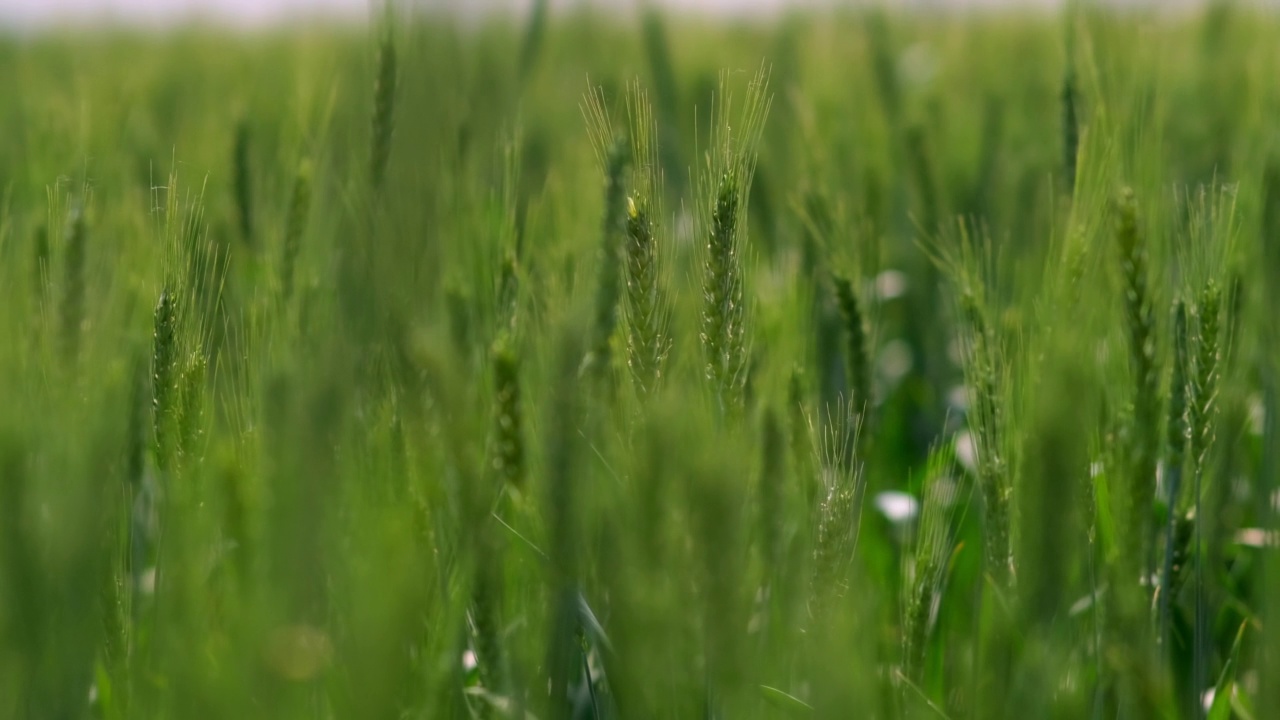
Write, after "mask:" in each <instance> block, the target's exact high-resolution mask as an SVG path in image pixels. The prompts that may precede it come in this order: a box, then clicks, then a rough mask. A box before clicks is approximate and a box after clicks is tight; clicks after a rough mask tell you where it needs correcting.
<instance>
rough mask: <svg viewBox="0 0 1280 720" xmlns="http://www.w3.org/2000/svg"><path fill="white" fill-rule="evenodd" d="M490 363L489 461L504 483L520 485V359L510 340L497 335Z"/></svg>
mask: <svg viewBox="0 0 1280 720" xmlns="http://www.w3.org/2000/svg"><path fill="white" fill-rule="evenodd" d="M491 363H492V366H493V393H494V398H493V400H494V407H493V430H492V432H493V435H492V438H493V439H492V443H493V445H492V448H491V450H490V452H489V462H490V464H491V467H492V469H493V472H494V474H495V475H496V476H497V477H498V479H499V480H501V481H502V482H503V483H505V484H507V485H510V486H511V487H514V488H522V487H523V486H524V479H525V453H524V435H523V421H522V417H523V414H522V413H523V411H522V408H521V403H520V363H519V358H518V356H517V355H516V352H515V350H514V348H512V346H511V340H510V339H509V338H507V337H506V336H503V337H500V338H499V339H498V340H497V341H496V342H495V343H494V346H493V352H492V354H491Z"/></svg>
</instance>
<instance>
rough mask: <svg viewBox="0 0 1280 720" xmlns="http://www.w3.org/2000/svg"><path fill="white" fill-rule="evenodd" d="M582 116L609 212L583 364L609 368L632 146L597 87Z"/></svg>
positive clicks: (595, 369) (589, 95) (604, 218)
mask: <svg viewBox="0 0 1280 720" xmlns="http://www.w3.org/2000/svg"><path fill="white" fill-rule="evenodd" d="M582 113H583V117H584V118H585V119H586V122H587V132H588V135H589V136H590V138H591V142H592V147H593V148H594V149H595V152H596V159H597V161H598V162H599V164H600V169H601V172H602V173H603V176H604V213H603V216H602V218H601V223H600V226H601V227H600V250H599V256H598V267H597V272H598V273H599V279H598V280H597V283H596V300H595V312H594V322H593V329H592V335H591V340H590V346H589V348H588V352H587V356H586V357H585V358H584V361H583V368H584V369H586V368H591V369H592V370H593V372H596V373H604V372H605V371H606V370H607V369H608V368H609V365H610V362H611V357H610V355H611V352H610V343H611V342H612V340H613V333H614V330H615V329H616V328H617V324H618V303H619V296H620V295H621V289H620V285H621V275H622V254H623V248H624V243H625V237H626V234H627V227H628V215H627V212H626V199H627V198H626V188H625V185H624V175H625V174H626V171H627V167H628V165H629V164H630V162H631V148H630V145H629V144H628V143H627V142H626V141H625V140H624V139H623V138H622V137H621V136H618V135H615V131H614V126H613V121H612V120H611V119H610V117H609V112H608V109H607V108H606V106H605V102H604V93H603V91H602V90H600V89H599V88H593V89H592V90H591V91H589V92H588V93H587V97H586V99H585V100H584V101H583V104H582Z"/></svg>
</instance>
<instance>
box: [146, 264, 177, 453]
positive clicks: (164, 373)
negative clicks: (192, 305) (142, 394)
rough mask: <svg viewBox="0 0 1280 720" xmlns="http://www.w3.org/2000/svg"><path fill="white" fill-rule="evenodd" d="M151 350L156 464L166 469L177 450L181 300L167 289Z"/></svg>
mask: <svg viewBox="0 0 1280 720" xmlns="http://www.w3.org/2000/svg"><path fill="white" fill-rule="evenodd" d="M153 327H154V332H153V335H152V346H151V348H152V349H151V418H152V419H151V421H152V429H153V431H154V435H153V438H152V442H153V443H154V445H153V450H154V452H155V457H156V462H157V464H159V465H160V467H161V468H167V467H168V466H169V463H170V460H171V458H172V456H173V453H174V451H175V450H176V445H175V441H176V438H174V436H173V435H174V428H173V420H174V418H176V416H177V414H178V409H177V397H176V395H177V390H178V387H177V377H176V373H175V370H176V365H177V357H178V299H177V296H176V295H175V294H174V290H173V287H172V286H171V285H166V286H165V288H164V290H162V291H161V292H160V299H159V300H158V301H157V302H156V308H155V313H154V319H153Z"/></svg>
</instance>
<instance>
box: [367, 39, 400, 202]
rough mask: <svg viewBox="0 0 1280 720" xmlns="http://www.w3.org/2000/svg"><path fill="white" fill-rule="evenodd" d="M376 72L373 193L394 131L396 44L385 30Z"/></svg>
mask: <svg viewBox="0 0 1280 720" xmlns="http://www.w3.org/2000/svg"><path fill="white" fill-rule="evenodd" d="M377 72H378V74H377V77H376V79H375V81H374V86H373V120H372V127H371V131H370V141H369V183H370V185H371V187H372V188H373V190H374V192H378V191H380V190H381V189H382V182H383V179H384V177H385V176H386V172H387V160H388V158H389V157H390V155H391V136H392V133H393V132H394V130H395V109H396V82H397V75H396V73H397V68H396V46H395V42H394V40H393V39H392V37H391V31H390V29H388V30H387V31H386V32H385V33H384V35H383V37H382V40H381V42H380V44H379V46H378V71H377Z"/></svg>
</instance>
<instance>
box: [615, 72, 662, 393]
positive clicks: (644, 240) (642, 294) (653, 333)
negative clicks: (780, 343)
mask: <svg viewBox="0 0 1280 720" xmlns="http://www.w3.org/2000/svg"><path fill="white" fill-rule="evenodd" d="M627 120H628V126H629V127H628V131H629V136H630V138H631V157H632V158H633V165H634V173H633V178H634V179H633V182H632V191H631V195H630V196H629V197H628V198H627V220H626V284H627V294H626V301H627V302H626V319H627V364H628V366H630V368H631V376H632V379H633V380H634V381H635V385H636V388H637V390H639V391H640V392H641V393H648V392H652V391H653V390H654V389H656V387H657V385H658V383H659V381H660V380H661V379H662V368H663V365H664V363H665V362H666V359H667V353H668V351H669V350H670V347H671V338H670V336H669V334H668V333H669V323H670V313H671V310H670V304H669V300H668V298H667V293H666V292H665V290H664V288H663V281H664V271H665V262H664V261H665V253H666V252H667V245H666V242H665V239H664V235H663V230H664V217H663V212H662V197H663V192H664V188H663V182H662V166H661V162H660V155H659V149H658V127H657V123H656V121H655V120H654V115H653V108H652V106H650V104H649V97H648V94H647V93H646V92H645V91H644V89H643V88H642V87H641V85H640V84H639V82H635V83H633V85H632V87H631V90H630V92H629V93H628V94H627Z"/></svg>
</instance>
